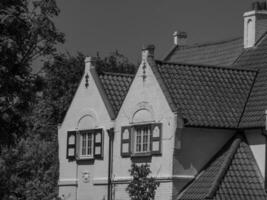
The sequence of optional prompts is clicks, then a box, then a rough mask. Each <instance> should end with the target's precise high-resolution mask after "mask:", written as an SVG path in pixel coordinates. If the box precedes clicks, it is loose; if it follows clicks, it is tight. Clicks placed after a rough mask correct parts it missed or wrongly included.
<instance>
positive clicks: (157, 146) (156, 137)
mask: <svg viewBox="0 0 267 200" xmlns="http://www.w3.org/2000/svg"><path fill="white" fill-rule="evenodd" d="M161 130H162V124H160V123H156V124H151V152H152V154H153V155H161V134H162V133H161V132H162V131H161Z"/></svg>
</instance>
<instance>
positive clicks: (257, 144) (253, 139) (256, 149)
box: [245, 129, 266, 177]
mask: <svg viewBox="0 0 267 200" xmlns="http://www.w3.org/2000/svg"><path fill="white" fill-rule="evenodd" d="M245 134H246V138H247V141H248V144H249V146H250V149H251V151H252V153H253V155H254V158H255V160H256V161H257V164H258V167H259V169H260V171H261V174H262V176H263V177H265V158H266V152H265V150H266V139H265V136H263V135H262V130H260V129H258V130H257V129H254V130H246V131H245Z"/></svg>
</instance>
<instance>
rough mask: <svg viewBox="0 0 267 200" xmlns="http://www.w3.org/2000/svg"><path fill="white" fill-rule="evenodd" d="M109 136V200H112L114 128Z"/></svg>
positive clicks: (109, 132)
mask: <svg viewBox="0 0 267 200" xmlns="http://www.w3.org/2000/svg"><path fill="white" fill-rule="evenodd" d="M108 136H109V151H108V200H112V182H111V175H112V166H113V141H114V128H110V129H108Z"/></svg>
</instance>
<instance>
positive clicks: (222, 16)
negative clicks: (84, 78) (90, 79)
mask: <svg viewBox="0 0 267 200" xmlns="http://www.w3.org/2000/svg"><path fill="white" fill-rule="evenodd" d="M251 2H252V0H161V1H160V0H142V1H141V0H105V1H104V0H58V5H59V7H60V9H61V14H60V16H59V17H58V18H57V19H55V22H56V25H57V27H58V28H59V30H61V31H62V32H64V33H65V34H66V43H65V44H64V45H63V46H61V47H60V49H61V50H62V51H64V50H65V49H66V50H68V51H70V52H71V53H76V52H77V51H81V52H82V53H84V54H85V55H88V56H91V55H93V56H95V55H96V52H97V51H99V52H100V55H101V56H106V55H107V54H108V53H109V52H111V51H114V50H116V49H117V50H118V51H119V52H121V53H123V54H124V55H126V56H127V57H128V58H129V59H130V61H131V62H133V63H136V62H137V61H138V60H140V50H141V48H142V46H143V44H154V45H156V57H157V58H161V57H162V56H163V55H164V54H166V52H167V51H168V50H169V49H170V48H171V47H172V44H173V38H172V34H173V32H174V31H175V30H181V31H186V32H187V34H188V43H189V44H193V43H202V42H209V41H218V40H224V39H229V38H234V37H238V36H241V35H242V34H243V13H244V12H245V11H247V10H250V7H251Z"/></svg>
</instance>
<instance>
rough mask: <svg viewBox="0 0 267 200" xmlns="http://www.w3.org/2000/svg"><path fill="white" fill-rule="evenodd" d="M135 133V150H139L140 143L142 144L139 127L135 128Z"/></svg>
mask: <svg viewBox="0 0 267 200" xmlns="http://www.w3.org/2000/svg"><path fill="white" fill-rule="evenodd" d="M135 133H136V152H141V144H142V143H141V142H142V135H141V134H142V133H141V129H137V130H136V131H135Z"/></svg>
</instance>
